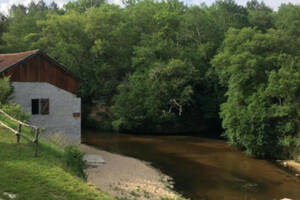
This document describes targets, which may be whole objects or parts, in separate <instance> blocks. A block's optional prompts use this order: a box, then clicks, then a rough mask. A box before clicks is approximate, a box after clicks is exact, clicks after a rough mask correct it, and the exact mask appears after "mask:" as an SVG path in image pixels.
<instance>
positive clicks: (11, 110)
mask: <svg viewBox="0 0 300 200" xmlns="http://www.w3.org/2000/svg"><path fill="white" fill-rule="evenodd" d="M0 108H1V109H2V110H3V111H4V112H6V113H7V114H9V115H10V116H12V117H14V118H15V119H18V120H20V121H23V122H24V121H26V120H28V118H29V113H24V112H22V107H21V106H20V105H19V104H5V105H0Z"/></svg>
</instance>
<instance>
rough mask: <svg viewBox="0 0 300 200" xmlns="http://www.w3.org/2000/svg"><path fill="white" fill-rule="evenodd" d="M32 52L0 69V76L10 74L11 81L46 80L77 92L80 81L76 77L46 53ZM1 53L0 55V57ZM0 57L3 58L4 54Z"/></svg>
mask: <svg viewBox="0 0 300 200" xmlns="http://www.w3.org/2000/svg"><path fill="white" fill-rule="evenodd" d="M32 52H33V54H29V55H27V54H26V57H24V58H21V59H20V60H19V61H17V62H15V63H14V64H12V65H11V66H6V67H3V68H4V70H2V72H1V71H0V73H2V76H10V80H11V81H12V82H47V83H50V84H52V85H54V86H56V87H58V88H61V89H63V90H66V91H69V92H71V93H73V94H77V92H78V87H79V82H80V80H79V79H78V78H77V77H75V76H74V75H73V74H71V73H70V72H67V71H66V69H65V68H64V67H62V66H61V65H60V64H59V63H57V62H56V61H54V60H53V59H51V58H50V57H49V56H47V55H46V54H43V53H41V52H40V51H38V50H37V51H32ZM25 53H26V52H25ZM23 54H24V52H23ZM2 55H10V54H2ZM2 55H0V59H1V56H2ZM14 55H17V54H14ZM2 59H4V60H5V56H4V57H2ZM0 67H1V66H0Z"/></svg>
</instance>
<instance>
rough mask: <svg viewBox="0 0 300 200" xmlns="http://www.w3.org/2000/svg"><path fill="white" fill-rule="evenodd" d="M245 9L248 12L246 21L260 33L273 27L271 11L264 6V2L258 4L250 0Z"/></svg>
mask: <svg viewBox="0 0 300 200" xmlns="http://www.w3.org/2000/svg"><path fill="white" fill-rule="evenodd" d="M247 9H248V12H249V16H248V20H249V23H250V25H251V26H252V27H256V28H258V29H259V30H262V31H267V30H268V29H270V28H274V27H275V16H274V13H273V10H272V9H271V8H269V7H268V6H266V5H265V3H264V2H261V3H259V2H258V1H257V0H251V1H249V2H247Z"/></svg>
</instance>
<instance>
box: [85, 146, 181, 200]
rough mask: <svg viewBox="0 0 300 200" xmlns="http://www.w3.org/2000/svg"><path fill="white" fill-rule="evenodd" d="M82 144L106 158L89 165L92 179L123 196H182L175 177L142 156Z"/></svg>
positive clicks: (155, 198)
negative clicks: (140, 157)
mask: <svg viewBox="0 0 300 200" xmlns="http://www.w3.org/2000/svg"><path fill="white" fill-rule="evenodd" d="M80 148H81V149H82V150H83V151H84V152H86V153H88V154H96V155H100V156H101V157H102V158H103V160H104V161H105V163H104V164H102V165H99V166H90V167H88V168H87V169H86V171H85V172H86V174H87V176H88V182H90V183H93V184H94V185H96V186H97V187H99V188H101V189H102V190H103V191H104V192H107V193H109V194H111V195H113V196H115V197H117V198H120V199H128V200H130V199H139V200H146V199H152V200H161V199H182V198H181V197H180V195H179V194H177V193H176V192H174V191H173V190H172V188H173V185H172V179H171V178H170V177H168V176H166V175H164V174H162V173H161V172H160V171H158V170H156V169H154V168H153V167H151V166H150V165H149V164H148V163H146V162H143V161H140V160H138V159H134V158H130V157H126V156H122V155H118V154H113V153H109V152H106V151H102V150H99V149H96V148H94V147H91V146H88V145H81V146H80Z"/></svg>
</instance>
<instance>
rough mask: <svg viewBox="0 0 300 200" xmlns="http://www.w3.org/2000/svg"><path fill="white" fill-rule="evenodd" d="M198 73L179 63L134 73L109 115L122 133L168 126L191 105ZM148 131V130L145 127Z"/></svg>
mask: <svg viewBox="0 0 300 200" xmlns="http://www.w3.org/2000/svg"><path fill="white" fill-rule="evenodd" d="M197 77H198V71H197V70H196V69H195V68H194V67H193V66H190V65H188V64H186V63H184V62H183V61H181V60H175V59H173V60H170V62H169V63H168V64H167V65H164V64H163V63H156V65H155V66H153V68H151V69H150V70H148V71H147V72H146V73H141V72H136V73H134V74H133V75H132V76H131V77H130V78H129V81H128V83H127V84H126V85H125V84H124V85H121V86H120V87H119V90H120V95H119V96H118V97H117V100H116V103H115V106H114V108H113V111H114V112H115V117H116V118H117V120H116V121H115V123H114V124H115V125H118V127H117V129H119V128H120V127H121V128H123V129H130V128H141V126H143V128H147V127H145V124H160V123H165V122H172V121H174V118H180V117H181V115H182V113H183V112H185V109H186V107H187V106H189V105H190V104H191V103H192V101H193V100H192V99H193V98H192V97H193V95H194V89H193V88H194V84H195V83H196V80H197ZM148 128H150V127H148Z"/></svg>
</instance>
